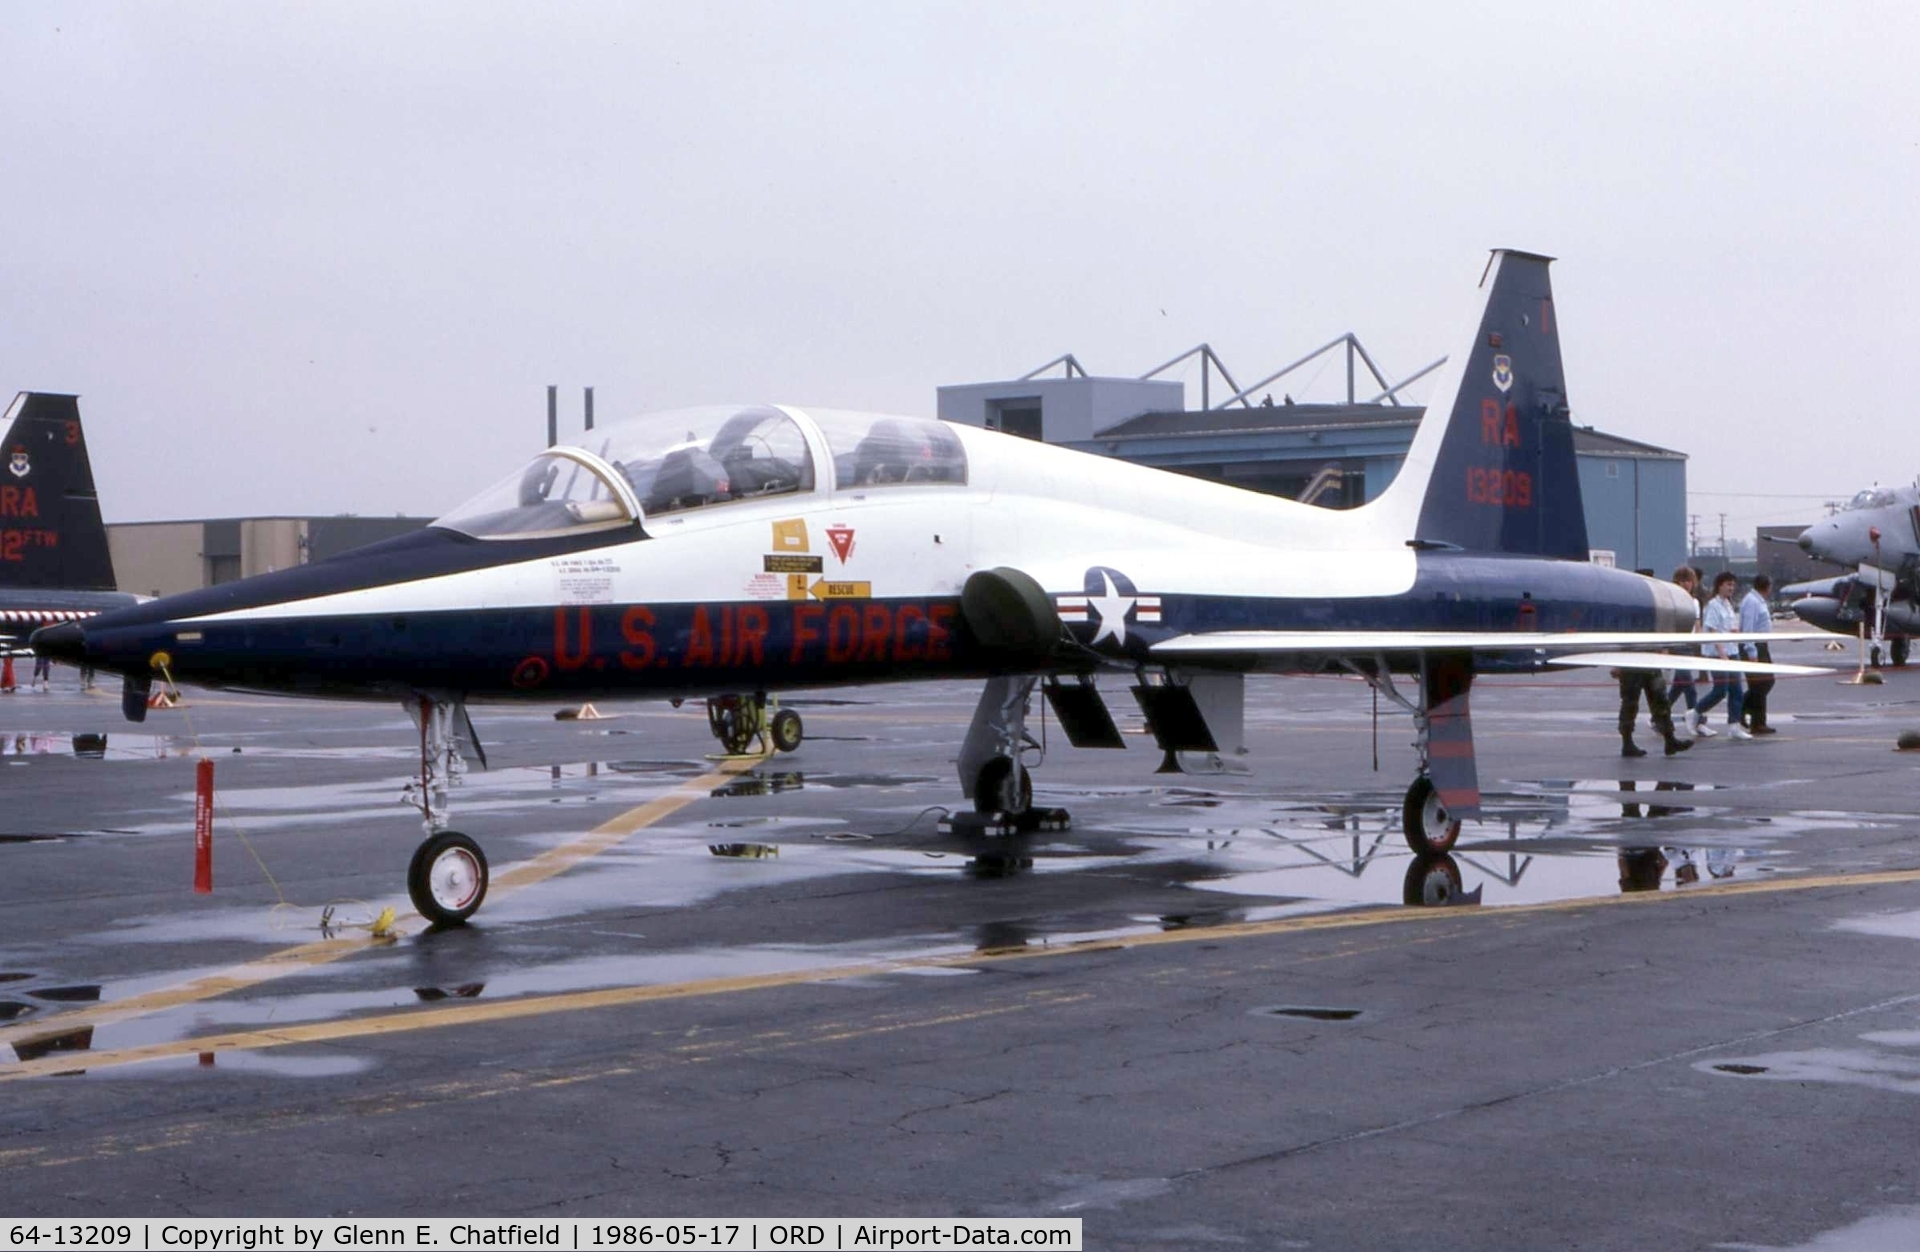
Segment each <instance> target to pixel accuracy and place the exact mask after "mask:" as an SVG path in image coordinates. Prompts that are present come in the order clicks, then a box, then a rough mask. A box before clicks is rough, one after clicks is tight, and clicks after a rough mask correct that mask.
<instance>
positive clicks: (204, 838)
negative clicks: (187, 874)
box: [193, 757, 213, 896]
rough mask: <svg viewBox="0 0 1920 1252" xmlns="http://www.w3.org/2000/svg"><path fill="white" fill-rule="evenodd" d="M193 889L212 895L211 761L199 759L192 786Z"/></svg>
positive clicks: (195, 891) (197, 892) (197, 893)
mask: <svg viewBox="0 0 1920 1252" xmlns="http://www.w3.org/2000/svg"><path fill="white" fill-rule="evenodd" d="M193 890H194V893H195V894H196V895H203V896H204V895H211V894H212V893H213V762H212V761H211V760H209V759H208V758H206V757H201V758H200V765H199V768H198V769H196V770H195V771H194V785H193Z"/></svg>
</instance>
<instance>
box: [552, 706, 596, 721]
mask: <svg viewBox="0 0 1920 1252" xmlns="http://www.w3.org/2000/svg"><path fill="white" fill-rule="evenodd" d="M606 716H607V715H606V714H605V713H602V712H601V711H600V710H599V709H596V708H594V707H593V705H591V704H583V705H581V706H580V707H579V708H577V709H561V710H559V711H558V712H556V713H555V714H554V715H553V720H554V721H556V722H598V721H603V720H605V718H606Z"/></svg>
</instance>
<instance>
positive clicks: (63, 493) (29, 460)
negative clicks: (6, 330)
mask: <svg viewBox="0 0 1920 1252" xmlns="http://www.w3.org/2000/svg"><path fill="white" fill-rule="evenodd" d="M6 425H7V433H6V437H5V439H4V440H0V587H35V588H40V587H46V588H60V589H62V590H68V591H111V590H113V589H114V580H113V558H112V557H111V556H109V555H108V553H107V528H106V527H105V526H104V525H102V524H101V522H100V500H99V497H98V496H97V495H95V494H94V490H93V466H92V465H91V464H89V463H88V461H87V441H86V437H85V435H83V434H82V433H81V430H80V401H79V399H78V397H75V396H61V395H51V394H47V393H44V392H37V391H23V392H21V393H20V394H19V395H18V396H16V397H14V401H13V404H12V405H11V406H10V407H9V408H8V409H7V418H6Z"/></svg>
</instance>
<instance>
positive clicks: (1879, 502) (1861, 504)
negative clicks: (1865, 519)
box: [1846, 487, 1900, 513]
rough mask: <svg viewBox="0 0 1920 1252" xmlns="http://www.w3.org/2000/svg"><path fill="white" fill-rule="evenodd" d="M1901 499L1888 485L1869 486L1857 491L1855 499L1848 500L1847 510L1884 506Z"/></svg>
mask: <svg viewBox="0 0 1920 1252" xmlns="http://www.w3.org/2000/svg"><path fill="white" fill-rule="evenodd" d="M1899 500H1900V497H1899V496H1898V495H1896V494H1894V492H1893V491H1892V490H1890V489H1888V488H1886V487H1867V488H1864V489H1863V490H1861V491H1858V492H1856V493H1855V494H1854V497H1853V499H1851V500H1849V501H1847V507H1846V511H1847V512H1849V513H1851V512H1853V510H1855V509H1877V508H1882V507H1884V506H1886V505H1889V504H1897V503H1898V502H1899Z"/></svg>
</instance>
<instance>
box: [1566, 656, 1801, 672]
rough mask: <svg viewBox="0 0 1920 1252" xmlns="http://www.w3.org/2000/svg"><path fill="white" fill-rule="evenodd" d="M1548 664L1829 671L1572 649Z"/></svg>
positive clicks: (1779, 664)
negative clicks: (1567, 653)
mask: <svg viewBox="0 0 1920 1252" xmlns="http://www.w3.org/2000/svg"><path fill="white" fill-rule="evenodd" d="M1547 664H1549V665H1568V666H1580V665H1595V666H1605V667H1606V668H1608V669H1683V670H1687V671H1689V672H1691V673H1695V674H1700V673H1706V674H1777V675H1782V676H1798V675H1802V674H1831V673H1833V672H1834V671H1833V670H1832V668H1830V667H1828V666H1825V665H1788V664H1784V663H1782V662H1780V661H1739V660H1733V659H1730V658H1727V657H1718V656H1671V655H1668V654H1667V653H1664V652H1575V653H1572V654H1570V655H1568V656H1550V657H1548V658H1547Z"/></svg>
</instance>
